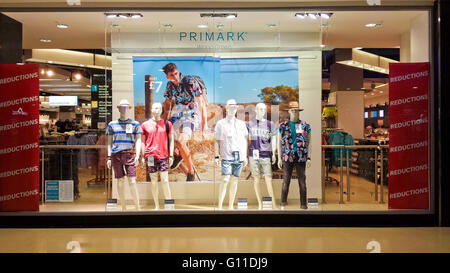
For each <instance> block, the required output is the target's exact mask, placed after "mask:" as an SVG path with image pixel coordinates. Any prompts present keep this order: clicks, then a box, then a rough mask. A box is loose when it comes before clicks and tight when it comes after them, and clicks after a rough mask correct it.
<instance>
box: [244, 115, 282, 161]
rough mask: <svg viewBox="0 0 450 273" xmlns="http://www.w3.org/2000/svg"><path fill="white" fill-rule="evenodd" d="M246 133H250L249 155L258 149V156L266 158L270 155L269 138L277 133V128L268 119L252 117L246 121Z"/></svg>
mask: <svg viewBox="0 0 450 273" xmlns="http://www.w3.org/2000/svg"><path fill="white" fill-rule="evenodd" d="M247 128H248V134H249V135H250V156H253V151H254V150H258V151H259V157H261V158H267V157H270V156H271V151H272V145H271V138H272V136H273V135H275V134H276V133H277V128H275V126H274V124H273V122H272V121H270V120H264V121H260V120H257V119H252V120H250V121H249V122H248V123H247Z"/></svg>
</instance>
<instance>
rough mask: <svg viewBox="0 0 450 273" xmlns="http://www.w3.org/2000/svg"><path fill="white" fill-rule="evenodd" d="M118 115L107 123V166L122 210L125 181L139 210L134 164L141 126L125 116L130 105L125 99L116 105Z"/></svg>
mask: <svg viewBox="0 0 450 273" xmlns="http://www.w3.org/2000/svg"><path fill="white" fill-rule="evenodd" d="M117 108H118V109H119V113H120V117H119V119H118V120H113V121H111V122H110V123H109V124H108V127H107V129H106V134H107V135H108V161H107V166H108V168H109V169H110V168H111V167H112V168H113V170H114V177H115V178H116V179H117V190H118V194H119V199H120V203H121V205H122V210H126V208H127V203H126V198H125V185H124V184H125V183H129V184H128V185H129V188H130V191H131V195H132V197H133V200H134V204H135V206H136V209H137V210H140V204H139V194H138V191H137V186H136V166H137V164H138V163H139V157H140V153H141V134H142V128H141V125H140V124H139V122H137V121H135V120H132V119H130V118H127V114H128V113H129V112H130V110H131V109H132V107H131V106H130V103H129V102H128V101H127V100H121V101H120V103H119V105H118V106H117Z"/></svg>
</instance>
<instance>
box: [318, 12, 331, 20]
mask: <svg viewBox="0 0 450 273" xmlns="http://www.w3.org/2000/svg"><path fill="white" fill-rule="evenodd" d="M320 17H322V18H323V19H330V15H329V14H327V13H321V14H320Z"/></svg>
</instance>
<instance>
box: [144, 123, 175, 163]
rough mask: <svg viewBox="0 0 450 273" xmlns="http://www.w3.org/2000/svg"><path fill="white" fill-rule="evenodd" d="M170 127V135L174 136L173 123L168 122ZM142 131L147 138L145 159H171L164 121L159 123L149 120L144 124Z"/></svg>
mask: <svg viewBox="0 0 450 273" xmlns="http://www.w3.org/2000/svg"><path fill="white" fill-rule="evenodd" d="M167 126H169V134H173V129H172V123H171V122H170V121H167ZM142 130H143V132H144V137H145V151H144V157H145V158H147V157H149V156H153V157H155V158H158V159H164V158H168V157H169V150H168V146H167V142H168V141H169V139H168V138H167V131H166V124H165V121H164V120H163V119H160V120H158V121H156V120H154V119H149V120H147V121H146V122H144V123H142Z"/></svg>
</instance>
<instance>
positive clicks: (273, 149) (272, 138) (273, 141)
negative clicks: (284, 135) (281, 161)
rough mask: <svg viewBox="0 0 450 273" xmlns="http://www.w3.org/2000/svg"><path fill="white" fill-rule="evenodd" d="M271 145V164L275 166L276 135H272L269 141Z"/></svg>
mask: <svg viewBox="0 0 450 273" xmlns="http://www.w3.org/2000/svg"><path fill="white" fill-rule="evenodd" d="M270 141H271V142H270V144H271V145H272V164H275V161H276V154H277V135H273V136H272V137H271V140H270Z"/></svg>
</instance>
